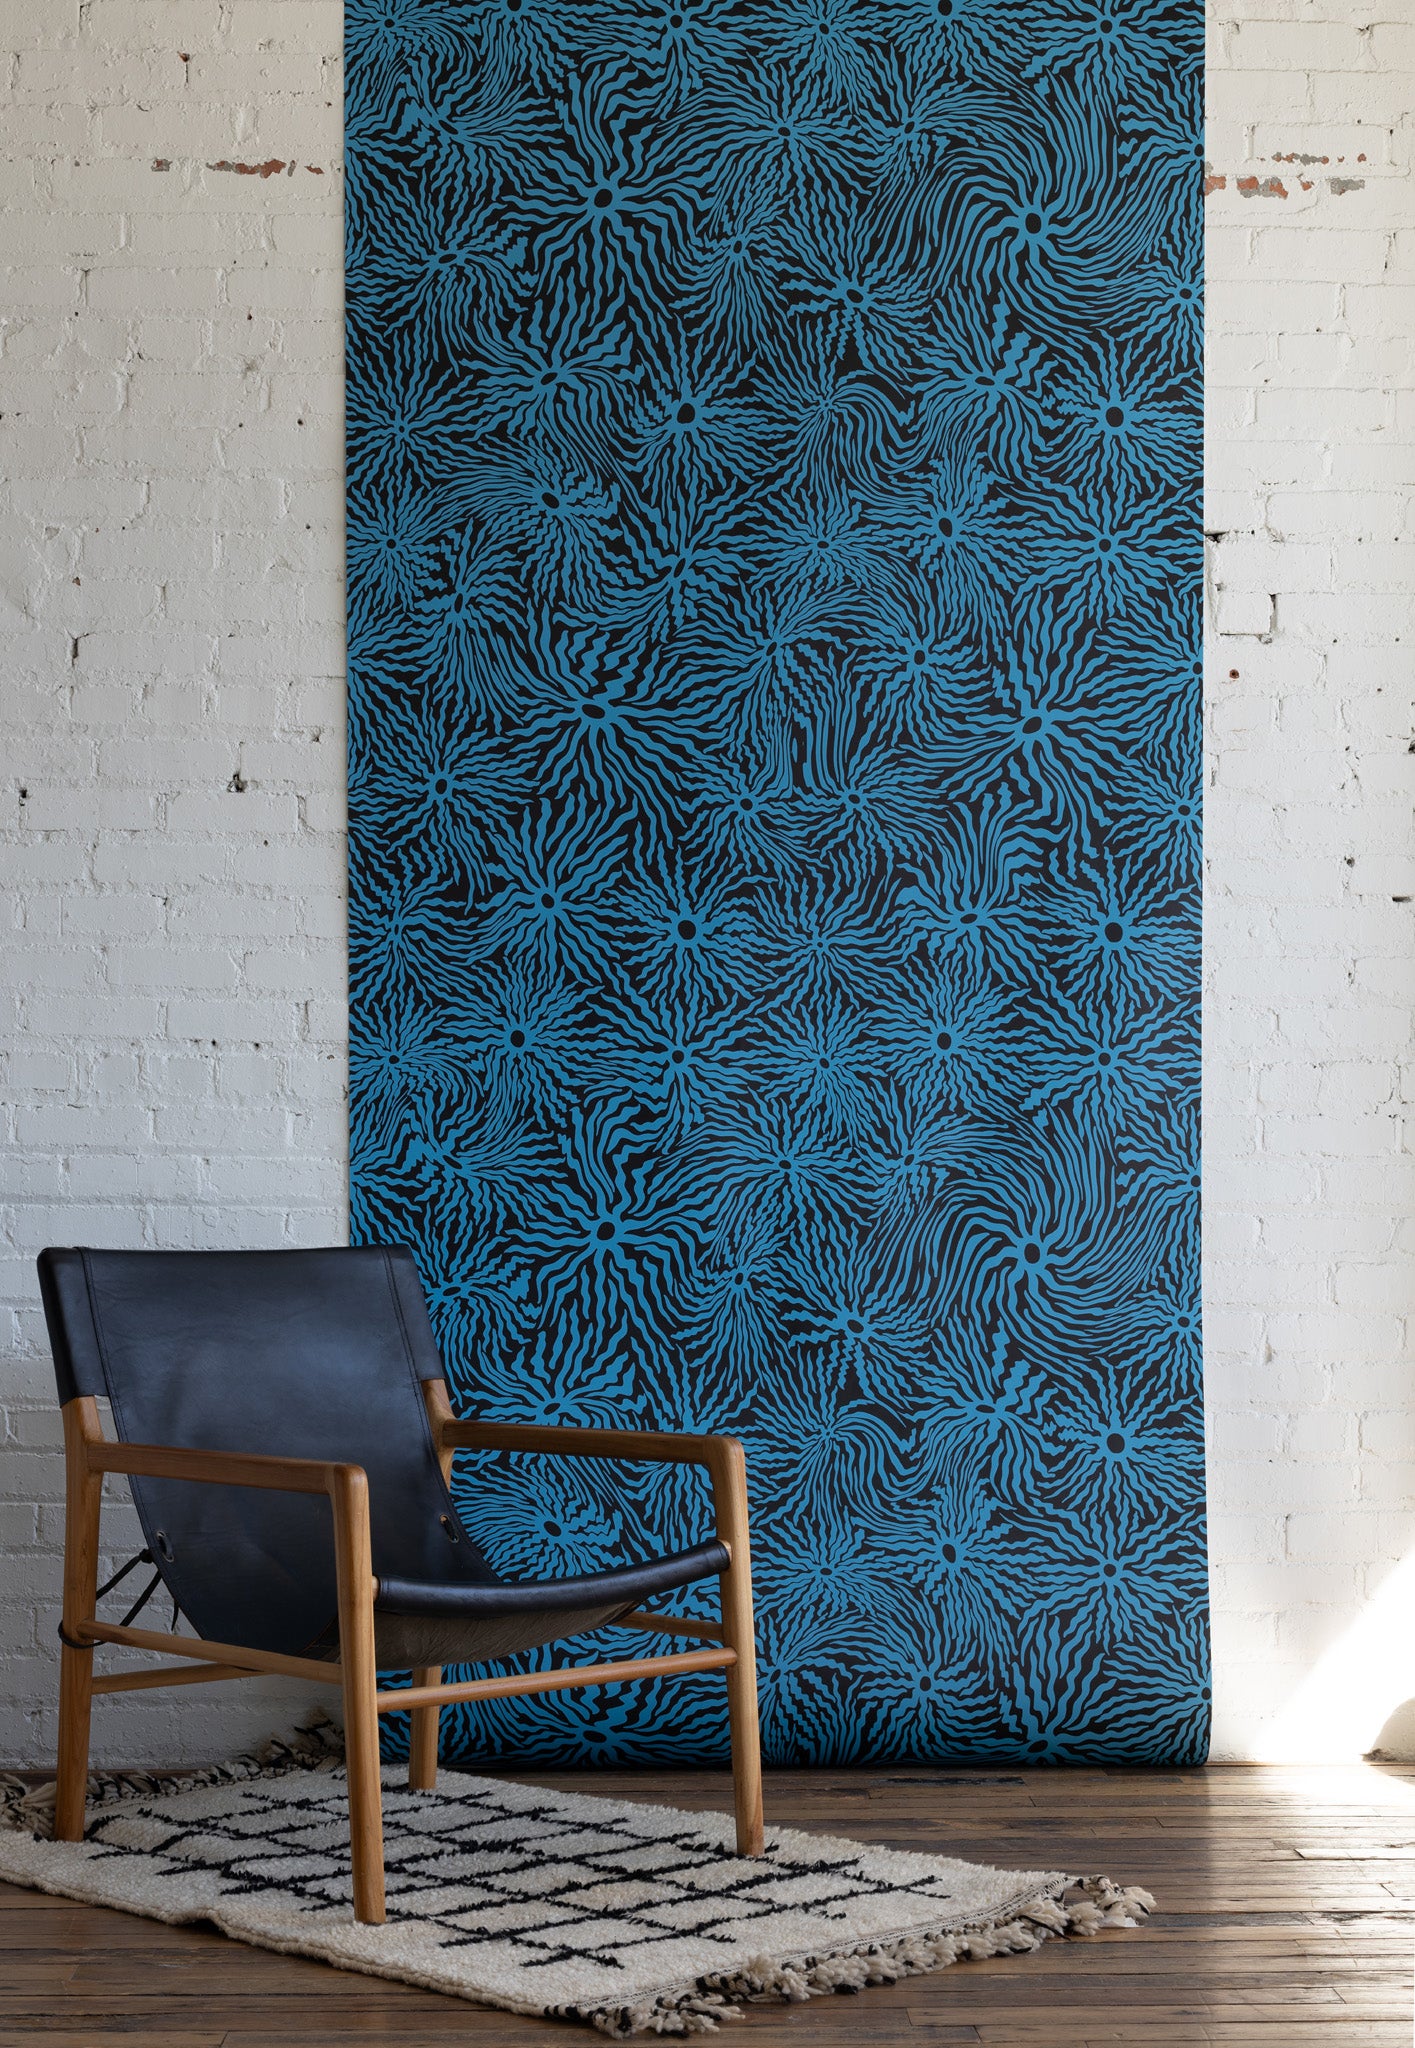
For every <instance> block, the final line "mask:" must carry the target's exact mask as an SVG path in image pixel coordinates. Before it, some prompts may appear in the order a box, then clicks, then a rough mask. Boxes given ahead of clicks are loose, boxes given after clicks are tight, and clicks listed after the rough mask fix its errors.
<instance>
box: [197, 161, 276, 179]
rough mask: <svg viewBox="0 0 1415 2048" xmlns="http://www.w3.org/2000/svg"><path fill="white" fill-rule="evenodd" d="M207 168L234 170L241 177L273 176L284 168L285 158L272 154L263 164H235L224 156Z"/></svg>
mask: <svg viewBox="0 0 1415 2048" xmlns="http://www.w3.org/2000/svg"><path fill="white" fill-rule="evenodd" d="M206 168H207V169H208V170H209V171H234V172H235V173H236V175H237V177H239V178H273V177H274V176H275V173H276V172H277V171H283V170H284V168H285V159H284V157H283V156H272V157H267V159H266V161H265V162H264V163H263V164H233V163H232V162H231V161H230V159H229V158H228V157H222V159H221V161H220V163H219V164H208V165H207V167H206ZM292 168H293V166H292Z"/></svg>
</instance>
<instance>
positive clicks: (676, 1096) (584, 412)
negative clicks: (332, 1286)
mask: <svg viewBox="0 0 1415 2048" xmlns="http://www.w3.org/2000/svg"><path fill="white" fill-rule="evenodd" d="M347 38H348V99H347V158H348V167H349V185H348V190H349V200H348V207H349V213H348V323H349V333H348V339H349V358H348V360H349V386H348V396H349V632H350V806H351V813H350V823H351V852H350V881H351V929H350V947H351V977H352V1077H353V1109H352V1128H353V1196H354V1217H355V1226H354V1227H355V1233H356V1235H357V1236H358V1237H359V1238H361V1239H363V1240H365V1241H368V1240H375V1239H386V1240H397V1241H404V1242H409V1243H411V1244H412V1245H414V1247H415V1248H416V1250H417V1254H418V1258H419V1261H420V1264H421V1267H422V1270H423V1273H424V1276H425V1279H426V1281H427V1284H428V1287H429V1291H430V1295H431V1298H432V1303H433V1308H434V1317H435V1321H436V1324H437V1328H438V1331H439V1336H440V1338H441V1341H442V1343H443V1346H444V1349H445V1354H446V1358H447V1365H448V1370H449V1375H450V1378H451V1380H452V1382H453V1385H454V1388H455V1389H456V1397H457V1398H458V1400H459V1401H460V1402H461V1404H462V1405H463V1406H464V1407H466V1408H468V1409H470V1410H474V1411H476V1412H480V1413H485V1414H491V1415H500V1416H507V1417H509V1416H520V1417H527V1416H541V1417H549V1418H556V1419H563V1420H568V1421H577V1422H587V1423H611V1424H616V1423H617V1424H653V1425H656V1426H661V1427H680V1426H681V1427H687V1428H694V1429H726V1430H731V1431H734V1432H736V1433H738V1434H740V1435H741V1436H742V1437H743V1438H744V1439H745V1440H746V1443H747V1446H748V1452H749V1470H750V1476H751V1481H752V1489H753V1503H754V1535H755V1541H754V1550H755V1559H756V1576H757V1593H758V1609H759V1624H760V1625H759V1636H760V1645H761V1661H762V1688H763V1691H762V1698H763V1713H764V1736H765V1741H766V1747H767V1751H768V1754H769V1755H770V1756H771V1757H772V1758H773V1759H774V1760H776V1761H779V1762H795V1761H844V1760H860V1759H869V1758H904V1757H913V1758H936V1759H945V1758H946V1759H980V1758H987V1759H1015V1760H1025V1759H1032V1760H1041V1759H1053V1760H1056V1759H1060V1760H1067V1759H1089V1758H1104V1759H1111V1760H1116V1761H1119V1760H1127V1761H1144V1760H1149V1761H1157V1762H1162V1761H1192V1760H1195V1759H1197V1758H1199V1757H1201V1756H1202V1755H1203V1753H1204V1749H1205V1746H1206V1742H1207V1726H1208V1653H1207V1610H1206V1574H1205V1553H1204V1511H1203V1435H1202V1419H1201V1410H1200V1352H1199V1302H1198V1269H1197V1221H1198V1106H1197V1104H1198V1040H1197V1033H1198V964H1199V928H1198V863H1199V816H1200V742H1199V716H1200V670H1199V645H1198V629H1199V621H1198V604H1199V577H1200V558H1199V546H1200V531H1199V496H1198V494H1199V445H1198V434H1199V391H1198V362H1199V355H1198V351H1199V305H1200V287H1201V280H1200V276H1199V270H1198V265H1199V221H1198V200H1199V192H1200V169H1201V164H1200V109H1199V77H1200V50H1201V17H1200V13H1199V9H1198V8H1197V6H1196V5H1191V4H1185V5H1184V6H1182V7H1176V6H1167V5H1158V4H1151V0H1134V4H1131V5H1128V6H1126V7H1125V8H1124V9H1123V10H1117V12H1116V14H1115V15H1110V14H1108V13H1107V12H1106V11H1105V8H1104V6H1103V5H1099V4H1097V5H1093V4H1089V0H1051V4H1046V5H1041V4H1016V5H1009V4H1007V0H1001V4H999V0H987V4H986V5H984V4H981V0H929V4H924V0H892V4H881V5H878V6H874V5H868V4H846V0H805V4H800V5H789V4H785V0H755V4H751V5H746V4H733V0H702V4H698V5H692V4H680V5H674V6H671V7H670V6H659V5H649V4H642V5H635V4H631V0H614V4H609V5H586V6H583V7H574V6H570V7H565V6H549V5H545V4H542V0H520V4H519V5H518V4H516V0H488V4H485V5H478V6H471V5H465V4H451V0H422V4H407V0H403V4H401V5H395V6H393V7H391V8H388V7H377V8H376V7H373V6H368V5H364V4H362V0H352V4H351V5H350V7H349V10H348V17H347ZM458 1485H459V1491H460V1498H461V1501H462V1504H463V1506H464V1508H465V1512H466V1514H467V1517H468V1519H469V1521H470V1523H471V1524H472V1526H473V1527H474V1528H475V1530H476V1532H477V1534H478V1536H479V1537H480V1538H481V1540H482V1541H483V1542H484V1543H485V1545H486V1546H487V1548H488V1549H489V1551H490V1553H491V1555H492V1556H493V1559H494V1560H495V1561H496V1562H497V1563H498V1564H499V1565H500V1567H501V1568H502V1569H503V1570H505V1571H507V1572H508V1573H510V1574H513V1575H520V1574H526V1575H541V1574H544V1573H547V1572H560V1571H572V1570H575V1569H579V1568H583V1567H584V1566H586V1565H590V1564H593V1563H597V1562H599V1561H601V1560H606V1559H611V1558H618V1557H625V1556H637V1555H641V1554H644V1553H645V1552H647V1551H649V1550H652V1549H654V1548H656V1547H659V1546H662V1545H677V1544H679V1543H682V1542H687V1541H691V1540H693V1539H694V1538H696V1537H697V1536H698V1535H699V1534H701V1533H702V1531H703V1530H704V1528H705V1526H706V1508H705V1503H704V1501H703V1499H702V1497H701V1496H700V1494H699V1493H698V1492H697V1491H696V1485H697V1482H696V1481H695V1480H694V1479H693V1478H692V1477H690V1476H686V1475H684V1474H683V1473H680V1472H671V1473H667V1474H665V1473H661V1472H644V1471H639V1470H635V1469H631V1468H624V1469H622V1470H620V1471H619V1472H617V1473H616V1474H615V1475H614V1478H613V1481H611V1479H610V1477H609V1475H608V1474H601V1473H597V1472H595V1471H593V1470H592V1469H590V1468H576V1469H574V1470H572V1471H570V1472H568V1473H565V1472H557V1471H555V1470H554V1469H552V1468H548V1467H545V1466H543V1465H542V1464H540V1463H539V1462H538V1461H527V1460H518V1461H516V1462H515V1465H514V1468H513V1467H512V1466H509V1465H500V1464H497V1463H496V1462H495V1461H485V1462H483V1463H482V1464H480V1465H475V1466H474V1465H472V1464H470V1463H467V1462H466V1461H464V1465H463V1469H462V1470H461V1473H460V1477H459V1481H458ZM696 1604H697V1605H698V1606H700V1607H703V1608H704V1610H706V1606H707V1605H708V1604H709V1603H707V1602H705V1601H697V1602H696ZM625 1640H626V1639H625V1638H624V1637H623V1636H618V1637H610V1636H609V1635H608V1634H606V1636H605V1637H604V1639H603V1641H604V1645H605V1647H608V1646H609V1644H610V1643H611V1642H613V1643H614V1644H615V1645H616V1646H617V1647H620V1648H622V1647H623V1645H624V1643H625ZM586 1647H587V1646H586V1645H584V1644H578V1645H575V1646H572V1647H571V1648H569V1649H563V1650H557V1651H555V1652H554V1653H550V1652H546V1653H542V1658H543V1659H548V1658H550V1657H551V1656H552V1655H553V1656H554V1657H555V1658H556V1659H557V1660H560V1661H565V1660H567V1659H569V1658H572V1657H573V1658H576V1659H580V1660H582V1659H583V1657H584V1655H585V1653H586ZM531 1661H537V1660H535V1659H532V1660H531ZM444 1730H445V1734H444V1741H446V1740H447V1739H448V1737H449V1736H451V1737H452V1738H453V1747H454V1749H455V1750H456V1751H457V1752H458V1753H461V1754H464V1755H468V1756H473V1755H507V1756H516V1757H521V1758H527V1757H534V1758H535V1759H537V1760H541V1761H547V1762H549V1761H564V1762H576V1763H579V1762H585V1761H590V1760H594V1759H601V1758H602V1759H604V1760H605V1761H607V1762H617V1761H622V1760H624V1759H627V1758H638V1759H644V1760H647V1759H651V1758H674V1759H687V1758H704V1759H706V1758H715V1757H720V1756H721V1755H723V1754H725V1748H726V1717H725V1708H724V1702H723V1699H722V1696H721V1688H720V1686H719V1685H718V1684H717V1683H716V1682H715V1681H713V1680H711V1679H708V1680H703V1681H694V1682H693V1683H692V1684H682V1683H680V1684H679V1685H677V1686H676V1687H674V1688H660V1687H656V1686H639V1687H631V1688H625V1689H621V1690H619V1691H617V1692H614V1693H591V1694H576V1695H561V1696H559V1697H558V1698H553V1699H548V1700H540V1701H530V1702H517V1701H506V1702H500V1703H497V1704H495V1705H491V1706H484V1707H479V1708H476V1709H472V1708H459V1709H457V1710H455V1711H449V1712H448V1713H447V1714H445V1716H444ZM395 1740H396V1735H395Z"/></svg>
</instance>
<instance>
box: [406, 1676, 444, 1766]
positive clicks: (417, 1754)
mask: <svg viewBox="0 0 1415 2048" xmlns="http://www.w3.org/2000/svg"><path fill="white" fill-rule="evenodd" d="M441 1683H442V1666H441V1665H440V1664H422V1665H419V1667H418V1668H417V1670H415V1671H414V1673H413V1684H414V1685H441ZM441 1721H442V1709H441V1707H414V1708H413V1711H412V1712H411V1714H409V1716H408V1723H409V1727H408V1790H409V1791H410V1792H435V1791H436V1790H437V1738H438V1733H439V1730H440V1726H441Z"/></svg>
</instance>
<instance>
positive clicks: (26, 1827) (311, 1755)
mask: <svg viewBox="0 0 1415 2048" xmlns="http://www.w3.org/2000/svg"><path fill="white" fill-rule="evenodd" d="M343 1762H344V1737H343V1734H342V1733H341V1731H340V1730H339V1729H338V1728H337V1727H336V1726H335V1724H334V1723H333V1722H332V1721H331V1720H330V1718H329V1716H328V1714H326V1713H325V1712H324V1711H323V1709H322V1708H319V1707H316V1708H315V1710H314V1711H313V1713H312V1714H311V1715H310V1717H309V1719H308V1720H307V1721H305V1722H304V1724H303V1725H302V1726H301V1727H299V1728H297V1729H296V1731H295V1733H294V1734H293V1735H272V1736H271V1738H270V1740H269V1741H268V1742H263V1743H262V1744H261V1746H260V1748H259V1749H253V1750H250V1751H248V1752H247V1753H246V1754H245V1755H244V1756H237V1757H232V1758H231V1760H230V1762H229V1763H224V1764H205V1765H198V1766H195V1767H193V1769H191V1770H188V1771H164V1772H163V1773H162V1774H161V1776H159V1777H154V1776H152V1775H151V1774H150V1773H149V1772H147V1771H90V1772H89V1774H88V1793H87V1804H88V1807H89V1809H90V1811H91V1810H92V1809H93V1808H94V1807H95V1806H112V1805H113V1804H114V1803H115V1802H116V1801H117V1800H120V1799H143V1798H150V1797H152V1796H153V1795H154V1794H156V1793H161V1794H164V1795H168V1796H170V1795H171V1794H173V1793H175V1792H194V1791H196V1790H197V1788H198V1787H199V1786H201V1785H226V1784H231V1783H234V1782H236V1781H238V1780H240V1779H244V1778H283V1777H284V1776H285V1775H286V1774H287V1772H290V1771H336V1770H338V1769H340V1767H341V1766H342V1764H343ZM0 1827H6V1828H14V1829H15V1830H16V1831H17V1832H18V1833H19V1834H24V1835H33V1836H34V1837H35V1839H36V1840H37V1841H41V1842H48V1841H52V1840H53V1838H54V1785H53V1781H52V1780H51V1781H50V1782H49V1783H48V1784H47V1785H30V1784H28V1783H27V1782H26V1780H25V1779H23V1778H19V1777H16V1776H15V1775H14V1773H13V1772H9V1771H6V1772H0Z"/></svg>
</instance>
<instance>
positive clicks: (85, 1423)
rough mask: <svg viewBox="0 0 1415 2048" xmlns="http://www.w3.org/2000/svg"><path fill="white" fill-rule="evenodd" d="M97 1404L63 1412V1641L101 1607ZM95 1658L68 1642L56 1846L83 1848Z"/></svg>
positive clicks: (77, 1403)
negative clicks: (93, 1461) (93, 1456)
mask: <svg viewBox="0 0 1415 2048" xmlns="http://www.w3.org/2000/svg"><path fill="white" fill-rule="evenodd" d="M102 1434H103V1432H102V1428H101V1427H100V1424H99V1420H98V1407H97V1404H96V1403H95V1402H94V1401H93V1400H92V1399H90V1398H89V1397H88V1396H87V1395H82V1396H80V1397H79V1398H77V1399H75V1400H73V1401H66V1402H65V1404H64V1481H65V1488H64V1490H65V1501H64V1633H65V1635H66V1636H73V1635H75V1634H76V1633H77V1631H78V1630H79V1628H80V1627H81V1626H82V1625H83V1623H84V1622H86V1621H92V1620H93V1617H94V1613H95V1610H96V1608H97V1605H98V1601H97V1592H98V1522H99V1515H100V1513H101V1512H102V1507H103V1481H102V1479H101V1478H100V1477H99V1476H98V1475H97V1474H96V1473H93V1472H90V1470H89V1468H88V1445H89V1443H90V1442H94V1441H98V1440H100V1439H101V1437H102ZM92 1704H93V1651H92V1650H91V1649H72V1648H71V1647H70V1645H69V1644H68V1643H67V1642H66V1643H65V1644H64V1646H63V1649H62V1650H61V1652H60V1662H59V1755H58V1759H57V1770H56V1773H55V1780H56V1781H55V1786H54V1839H55V1840H56V1841H57V1842H81V1841H82V1840H83V1838H84V1801H85V1799H86V1797H87V1793H88V1731H89V1717H90V1710H91V1708H92Z"/></svg>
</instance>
